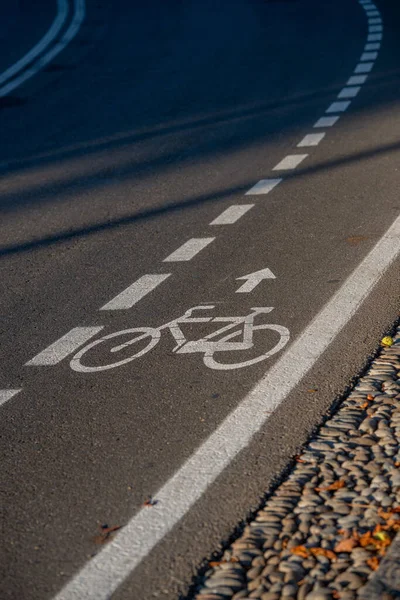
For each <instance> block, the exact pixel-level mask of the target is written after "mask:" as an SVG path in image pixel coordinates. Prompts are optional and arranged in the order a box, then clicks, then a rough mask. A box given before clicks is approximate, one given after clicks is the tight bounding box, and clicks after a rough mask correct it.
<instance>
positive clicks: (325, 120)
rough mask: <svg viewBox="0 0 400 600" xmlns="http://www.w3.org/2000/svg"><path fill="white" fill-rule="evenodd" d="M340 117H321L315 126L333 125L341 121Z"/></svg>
mask: <svg viewBox="0 0 400 600" xmlns="http://www.w3.org/2000/svg"><path fill="white" fill-rule="evenodd" d="M339 119H340V117H338V116H336V117H321V118H320V119H318V121H317V122H316V123H314V125H313V127H333V125H334V124H335V123H337V122H338V121H339Z"/></svg>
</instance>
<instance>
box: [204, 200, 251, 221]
mask: <svg viewBox="0 0 400 600" xmlns="http://www.w3.org/2000/svg"><path fill="white" fill-rule="evenodd" d="M253 206H255V205H254V204H233V205H232V206H230V207H229V208H227V209H226V210H224V212H222V213H221V214H220V215H219V216H218V217H217V218H216V219H214V221H211V223H210V225H232V224H233V223H236V221H238V220H239V219H240V218H241V217H243V215H245V214H246V213H247V212H248V211H249V210H250V209H251V208H253Z"/></svg>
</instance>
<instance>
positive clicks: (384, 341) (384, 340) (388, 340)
mask: <svg viewBox="0 0 400 600" xmlns="http://www.w3.org/2000/svg"><path fill="white" fill-rule="evenodd" d="M381 344H382V346H386V347H387V348H390V346H393V344H394V340H393V338H392V336H390V335H385V337H384V338H382V341H381Z"/></svg>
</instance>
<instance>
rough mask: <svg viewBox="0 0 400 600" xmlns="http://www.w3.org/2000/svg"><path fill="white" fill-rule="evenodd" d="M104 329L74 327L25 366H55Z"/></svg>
mask: <svg viewBox="0 0 400 600" xmlns="http://www.w3.org/2000/svg"><path fill="white" fill-rule="evenodd" d="M102 329H104V326H103V325H101V326H99V327H74V328H73V329H71V331H69V332H68V333H66V334H65V335H63V336H62V337H61V338H60V339H59V340H57V341H56V342H54V344H51V345H50V346H48V347H47V348H45V349H44V350H42V352H39V354H37V355H36V356H34V358H32V359H31V360H29V361H28V362H27V363H25V364H26V366H29V367H31V366H33V367H43V366H48V365H56V364H58V363H59V362H61V361H62V360H63V359H64V358H66V357H67V356H68V354H71V352H74V351H75V350H77V349H78V348H79V347H80V346H83V344H84V343H85V342H87V341H88V340H90V338H92V337H93V336H95V335H96V334H97V333H99V331H101V330H102Z"/></svg>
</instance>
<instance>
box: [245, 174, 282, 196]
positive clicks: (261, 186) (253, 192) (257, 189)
mask: <svg viewBox="0 0 400 600" xmlns="http://www.w3.org/2000/svg"><path fill="white" fill-rule="evenodd" d="M281 181H283V179H282V178H279V179H261V181H259V182H258V183H256V185H254V186H253V187H252V188H251V189H250V190H249V191H248V192H246V194H245V196H257V195H258V194H269V192H270V191H271V190H273V189H274V187H276V186H277V185H278V184H279V183H281Z"/></svg>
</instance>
